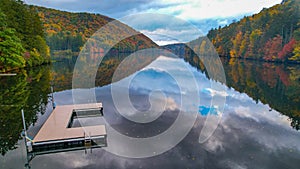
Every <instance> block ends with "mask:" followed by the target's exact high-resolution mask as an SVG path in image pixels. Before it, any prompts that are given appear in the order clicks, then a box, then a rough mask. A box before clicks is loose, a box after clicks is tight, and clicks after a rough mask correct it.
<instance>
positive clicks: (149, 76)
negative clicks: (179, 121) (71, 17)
mask: <svg viewBox="0 0 300 169" xmlns="http://www.w3.org/2000/svg"><path fill="white" fill-rule="evenodd" d="M114 59H116V60H118V58H114ZM75 61H76V59H69V60H67V59H66V60H63V62H57V63H54V64H53V65H51V66H41V67H36V68H33V69H29V70H22V71H20V72H18V75H17V76H14V77H0V82H1V89H0V90H1V94H0V106H1V107H0V108H1V111H0V126H1V127H0V152H1V154H2V156H1V157H0V168H5V169H6V168H22V167H23V166H24V163H25V158H26V155H25V149H24V145H23V144H24V143H23V142H22V141H20V140H19V139H20V132H21V130H22V123H21V114H20V110H21V109H22V108H24V110H25V112H26V121H27V122H28V126H29V125H30V129H29V134H30V136H31V137H34V135H35V133H36V132H37V131H38V129H39V127H40V126H41V125H42V124H43V122H44V121H45V120H46V119H47V117H48V115H49V114H50V112H51V110H52V109H51V101H50V97H49V96H50V85H51V84H53V86H54V88H55V91H56V92H55V93H54V97H55V101H56V103H57V105H64V104H72V103H73V99H72V90H71V88H72V83H71V82H72V72H73V68H74V63H75ZM222 61H223V64H224V69H225V74H226V78H227V84H226V85H225V84H222V85H224V87H225V89H226V92H225V93H217V92H215V91H213V90H212V89H211V84H212V83H217V84H219V83H218V82H215V81H213V80H210V79H208V78H207V76H206V75H205V73H203V72H202V71H200V70H198V69H197V68H195V67H192V66H191V65H189V63H187V62H185V61H184V60H182V59H174V58H167V57H159V58H158V59H157V60H155V61H154V62H152V63H151V64H150V65H148V66H147V67H145V68H143V69H142V70H140V71H138V72H136V73H135V74H133V75H131V76H129V77H127V78H125V79H122V80H121V81H118V82H116V83H115V84H116V85H117V86H118V88H119V89H120V91H118V92H122V90H123V89H124V90H125V89H126V85H125V84H126V82H128V81H131V83H130V85H129V89H127V90H129V94H130V101H131V102H132V104H133V106H134V107H135V108H136V109H138V110H148V109H149V108H150V107H151V106H155V105H151V104H150V103H149V94H150V93H151V91H155V90H160V91H161V92H163V93H164V94H165V97H164V98H168V99H167V101H168V102H167V103H168V104H167V107H166V110H165V111H164V112H163V114H162V115H161V116H160V117H159V118H157V119H156V120H155V121H153V122H151V123H147V124H138V123H134V122H131V121H129V120H127V119H125V118H124V117H122V116H121V115H120V114H118V113H117V110H116V106H115V105H114V104H113V100H112V96H111V84H110V82H109V80H108V79H109V78H111V72H110V69H109V68H111V67H107V65H108V64H107V65H106V66H103V67H102V68H101V70H100V72H101V73H98V75H97V80H96V86H98V87H96V89H95V91H96V96H97V101H99V102H102V103H103V105H104V118H105V120H106V122H107V123H109V124H110V125H111V127H113V128H114V129H115V130H117V131H118V132H120V133H122V134H124V135H128V136H130V137H136V138H138V137H151V136H154V135H157V134H159V133H161V132H163V131H166V130H167V129H168V128H169V127H170V126H171V125H172V123H173V122H174V121H175V120H176V117H177V116H178V113H179V108H182V109H184V111H187V110H186V109H188V106H187V107H184V106H183V107H180V106H179V105H180V104H181V102H180V99H181V95H182V94H185V92H186V91H188V90H190V92H191V91H192V92H193V91H194V90H195V92H197V90H196V89H191V88H190V83H192V81H193V77H191V76H187V73H186V71H191V72H192V74H193V75H194V77H195V78H196V79H197V86H198V87H199V93H198V94H199V97H200V103H199V105H198V106H199V110H198V115H197V120H196V123H195V124H194V126H193V128H192V130H191V131H190V132H189V134H188V135H187V136H186V137H185V138H184V139H183V140H182V141H181V142H180V143H179V144H178V145H176V147H174V148H172V149H171V150H169V151H167V152H165V153H163V154H160V155H158V156H154V157H150V158H145V159H132V158H124V157H120V156H116V155H114V154H112V153H109V152H107V151H105V150H103V149H93V152H92V153H87V154H85V153H84V151H77V152H67V153H59V154H51V155H43V156H37V157H35V158H34V159H33V161H32V162H31V166H32V168H34V169H35V168H44V169H48V168H49V169H52V168H107V169H115V168H118V169H122V168H124V169H125V168H146V169H148V168H165V169H177V168H178V169H183V168H191V169H194V168H197V169H198V168H199V169H200V168H208V169H218V168H220V169H221V168H222V169H223V168H230V169H231V168H232V169H244V168H272V169H277V168H278V169H298V168H299V166H300V133H299V127H300V125H299V121H300V97H299V96H300V66H299V65H291V66H283V65H275V64H272V63H262V62H253V61H239V60H226V59H223V60H222ZM107 63H109V61H107ZM168 73H174V74H176V76H177V77H178V78H181V80H184V81H186V84H185V85H184V86H180V87H179V86H178V85H177V83H176V81H175V79H174V78H173V77H172V76H170V74H168ZM99 79H104V80H99ZM219 85H220V84H219ZM77 90H80V89H77ZM218 94H224V95H225V96H226V103H225V109H224V112H223V115H222V119H221V122H220V124H219V125H218V128H217V129H216V131H215V132H214V134H213V135H212V136H211V137H210V138H209V140H208V141H206V142H205V143H202V144H200V143H199V142H198V137H199V133H200V131H201V129H202V127H203V124H204V121H205V119H206V116H207V111H205V110H206V109H207V108H209V106H210V103H211V99H212V96H213V95H218ZM190 99H191V102H192V99H193V98H190ZM83 102H84V101H83ZM154 103H155V102H154ZM152 104H153V103H152ZM128 113H130V112H128ZM216 116H218V114H216ZM98 120H99V119H95V120H94V121H92V122H91V123H97V122H98ZM95 121H97V122H95ZM87 123H89V122H87ZM99 123H103V121H101V120H99ZM208 125H213V124H208ZM108 137H109V135H108ZM153 144H155V143H153ZM108 146H110V143H109V142H108ZM118 146H119V148H120V149H122V148H125V147H126V144H125V143H122V142H120V143H119V145H118Z"/></svg>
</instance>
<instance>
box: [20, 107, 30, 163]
mask: <svg viewBox="0 0 300 169" xmlns="http://www.w3.org/2000/svg"><path fill="white" fill-rule="evenodd" d="M21 113H22V121H23V138H24V144H25V149H26V163H25V168H28V169H30V168H31V167H30V165H29V162H30V159H29V156H28V147H27V131H26V123H25V116H24V110H23V109H22V110H21Z"/></svg>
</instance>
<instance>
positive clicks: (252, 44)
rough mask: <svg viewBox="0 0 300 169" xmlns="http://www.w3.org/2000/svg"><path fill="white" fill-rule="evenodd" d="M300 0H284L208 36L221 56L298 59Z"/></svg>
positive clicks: (299, 58) (211, 31) (213, 30)
mask: <svg viewBox="0 0 300 169" xmlns="http://www.w3.org/2000/svg"><path fill="white" fill-rule="evenodd" d="M299 5H300V1H299V0H284V1H282V3H281V4H278V5H275V6H273V7H271V8H269V9H263V10H262V11H261V12H260V13H258V14H255V15H252V16H249V17H244V18H243V19H241V20H240V21H238V22H236V23H232V24H230V25H229V26H225V27H223V28H218V29H212V30H210V31H209V33H208V35H207V37H208V38H209V39H210V40H211V41H212V43H213V44H214V46H215V48H216V50H217V52H218V53H219V55H221V56H229V57H240V58H245V59H261V60H266V61H277V62H300V19H299V16H300V10H299V9H300V7H299Z"/></svg>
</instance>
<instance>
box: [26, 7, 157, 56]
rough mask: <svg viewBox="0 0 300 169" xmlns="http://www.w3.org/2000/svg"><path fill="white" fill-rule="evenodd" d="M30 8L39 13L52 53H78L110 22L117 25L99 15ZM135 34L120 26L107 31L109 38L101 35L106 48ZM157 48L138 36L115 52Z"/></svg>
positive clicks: (149, 41) (124, 42)
mask: <svg viewBox="0 0 300 169" xmlns="http://www.w3.org/2000/svg"><path fill="white" fill-rule="evenodd" d="M30 7H31V8H32V9H35V10H37V11H38V13H39V16H40V18H41V20H42V22H43V25H44V28H45V32H46V35H47V44H48V45H49V46H50V48H51V50H52V51H56V50H71V51H72V52H78V51H80V49H81V47H82V46H83V45H84V43H85V42H86V40H87V39H88V38H89V37H91V36H92V35H93V34H94V33H95V32H96V31H97V30H98V29H100V28H101V27H103V26H104V25H105V24H107V23H108V22H110V21H114V19H112V18H109V17H106V16H103V15H100V14H89V13H71V12H64V11H59V10H55V9H48V8H44V7H37V6H30ZM116 22H118V21H116ZM133 31H134V30H133V29H132V28H130V27H129V26H127V25H125V24H122V23H120V24H119V25H118V26H114V27H110V28H105V32H107V34H105V35H102V36H101V38H104V41H105V43H106V45H107V46H112V45H113V44H112V42H113V41H114V40H115V39H117V37H118V36H120V35H122V34H124V33H126V32H133ZM156 46H157V45H156V44H155V43H154V42H152V41H151V40H150V39H149V38H148V37H146V36H144V35H143V34H139V35H136V36H132V37H130V38H128V39H126V40H124V41H121V42H120V43H119V44H118V45H116V46H115V47H114V48H115V49H117V50H118V51H120V52H130V51H135V50H138V49H143V48H149V47H156Z"/></svg>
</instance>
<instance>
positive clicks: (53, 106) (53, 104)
mask: <svg viewBox="0 0 300 169" xmlns="http://www.w3.org/2000/svg"><path fill="white" fill-rule="evenodd" d="M51 97H52V108H53V109H55V107H56V104H55V101H54V96H53V87H52V86H51Z"/></svg>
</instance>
